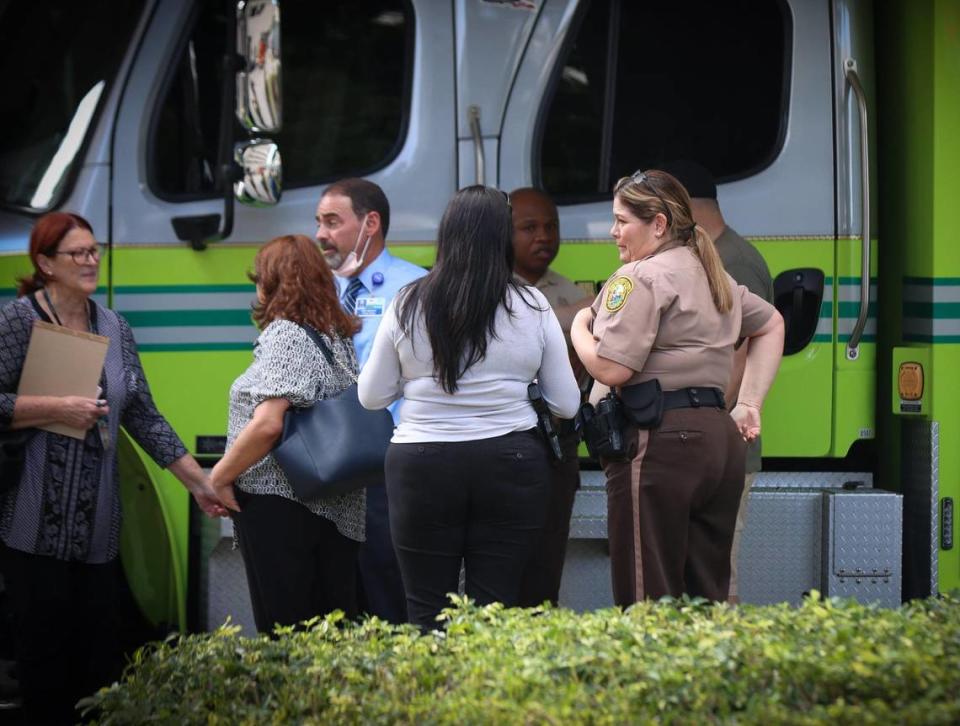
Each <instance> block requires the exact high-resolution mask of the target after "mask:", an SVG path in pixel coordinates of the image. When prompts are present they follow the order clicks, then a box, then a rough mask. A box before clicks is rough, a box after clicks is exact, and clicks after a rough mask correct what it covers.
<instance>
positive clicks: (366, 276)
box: [336, 247, 393, 299]
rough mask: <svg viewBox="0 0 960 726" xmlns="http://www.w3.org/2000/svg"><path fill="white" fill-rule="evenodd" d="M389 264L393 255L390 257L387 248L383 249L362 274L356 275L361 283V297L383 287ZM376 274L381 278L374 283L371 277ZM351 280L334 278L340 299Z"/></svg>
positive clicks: (349, 278) (350, 278) (348, 278)
mask: <svg viewBox="0 0 960 726" xmlns="http://www.w3.org/2000/svg"><path fill="white" fill-rule="evenodd" d="M391 262H393V255H391V254H390V252H388V251H387V248H386V247H384V248H383V249H382V250H381V251H380V254H379V255H377V256H376V257H375V258H374V259H373V262H371V263H370V264H369V265H367V266H366V267H365V268H364V270H363V272H361V273H360V274H359V275H357V277H359V278H360V282H362V283H363V288H364V290H363V292H361V293H360V294H361V295H364V294H367V295H369V294H370V293H373V292H376V289H377V288H378V287H380V286H381V285H383V283H384V282H385V281H386V279H387V272H388V271H389V268H390V263H391ZM378 272H379V273H380V277H381V279H380V282H379V283H374V281H373V277H374V275H376V274H377V273H378ZM352 279H353V278H352V277H347V278H343V277H337V278H336V280H337V293H338V294H339V296H340V298H341V299H342V298H343V295H344V293H345V292H346V291H347V285H349V284H350V281H351V280H352Z"/></svg>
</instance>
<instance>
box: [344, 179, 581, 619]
mask: <svg viewBox="0 0 960 726" xmlns="http://www.w3.org/2000/svg"><path fill="white" fill-rule="evenodd" d="M511 234H512V219H511V213H510V207H509V204H508V202H507V199H506V195H504V194H503V192H500V191H498V190H496V189H491V188H489V187H483V186H472V187H467V188H465V189H462V190H461V191H459V192H458V193H457V194H456V195H455V196H454V198H453V199H452V200H451V201H450V204H449V205H447V209H446V211H445V212H444V215H443V219H442V220H441V222H440V229H439V231H438V234H437V261H436V264H435V265H434V267H433V269H432V270H431V271H430V273H429V274H427V276H426V277H423V278H421V279H419V280H417V281H416V282H414V283H412V284H411V285H410V286H408V287H407V288H405V289H404V290H403V291H402V292H401V294H400V295H399V296H398V297H397V298H396V300H395V302H394V304H392V305H391V306H390V308H389V309H388V310H387V312H386V314H385V315H384V319H383V321H382V322H381V324H380V328H379V330H378V331H377V337H376V340H375V341H374V344H373V351H372V353H371V355H370V358H369V360H368V361H367V365H366V367H365V368H364V369H363V371H362V373H361V374H360V380H359V391H360V400H361V402H362V403H363V405H364V406H366V407H367V408H383V407H385V406H388V405H389V404H390V403H392V402H393V401H394V400H396V399H397V398H399V397H401V396H402V397H403V399H404V402H403V405H402V407H401V409H400V422H399V424H398V425H397V428H396V431H395V432H394V436H393V439H392V443H391V445H390V449H389V451H388V452H387V460H386V485H387V497H388V499H389V501H390V529H391V531H392V532H393V541H394V546H395V547H396V550H397V557H398V559H399V562H400V571H401V573H402V576H403V584H404V588H405V589H406V593H407V612H408V615H409V618H410V621H411V622H412V623H414V624H416V625H419V626H420V627H421V628H423V629H425V630H426V629H429V628H430V627H433V626H434V625H435V622H436V616H437V614H438V613H439V612H440V610H441V609H442V608H443V607H444V606H445V605H446V603H447V593H449V592H455V591H456V590H457V584H458V578H459V574H460V566H461V562H462V563H463V565H464V569H465V572H466V594H467V595H468V596H470V597H472V598H474V599H475V600H476V601H477V602H478V603H481V604H484V603H490V602H502V603H504V604H506V605H514V604H516V601H517V596H518V592H519V586H520V579H521V575H522V570H523V566H524V564H525V563H526V560H527V557H528V555H529V552H530V547H531V546H532V543H533V537H534V535H535V534H536V533H537V531H538V530H539V529H540V528H541V527H542V526H543V518H544V516H545V512H546V507H547V503H548V500H549V491H548V486H549V483H550V475H549V472H550V462H549V458H548V457H549V453H548V449H547V447H546V443H545V442H544V441H543V439H542V438H541V436H540V435H539V433H538V432H537V430H536V414H535V412H534V409H533V407H532V405H531V403H530V401H529V399H528V395H527V387H528V386H529V384H530V383H531V382H533V381H534V380H536V381H538V382H539V385H540V388H541V390H542V392H543V397H544V399H545V400H546V402H547V405H548V406H549V408H550V410H551V411H552V412H553V413H555V414H557V415H558V416H560V417H562V418H572V417H573V415H574V414H575V413H576V409H577V404H578V403H579V398H580V395H579V390H578V388H577V384H576V381H575V379H574V376H573V371H572V370H571V368H570V362H569V359H568V357H567V347H566V342H565V341H564V337H563V332H562V331H561V329H560V324H559V322H557V318H556V316H555V315H554V314H553V311H552V310H551V308H550V305H549V304H548V303H547V301H546V299H545V298H544V297H543V295H542V294H541V293H540V292H539V291H537V290H536V289H535V288H533V287H529V286H525V285H521V284H518V283H517V282H515V281H514V279H513V245H512V241H511Z"/></svg>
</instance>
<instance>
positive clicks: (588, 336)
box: [571, 170, 783, 606]
mask: <svg viewBox="0 0 960 726" xmlns="http://www.w3.org/2000/svg"><path fill="white" fill-rule="evenodd" d="M613 214H614V224H613V228H612V230H611V234H612V236H613V238H614V240H615V241H616V243H617V247H618V249H619V253H620V260H621V262H623V263H625V264H624V265H623V266H622V267H621V268H620V269H619V270H618V271H617V273H616V274H615V275H614V276H613V277H611V278H610V280H608V281H607V283H606V285H605V286H604V289H603V290H602V291H601V293H600V295H599V296H598V297H597V299H596V300H595V301H594V304H593V306H592V308H590V309H589V310H584V311H582V312H580V313H578V314H577V316H576V318H575V320H574V324H573V327H572V329H571V337H572V341H573V344H574V347H575V348H576V351H577V354H578V355H579V356H580V359H581V360H582V361H583V363H584V365H585V366H586V368H587V370H588V371H589V372H590V374H591V375H593V376H594V378H596V379H597V380H598V381H600V382H601V383H605V384H607V385H609V386H612V387H615V389H616V390H618V391H619V393H620V395H621V397H622V398H623V400H624V401H625V402H630V401H636V400H637V399H638V398H643V397H647V398H649V393H650V391H651V390H653V389H654V388H655V386H656V384H654V383H651V382H652V381H654V380H656V381H658V382H659V385H660V387H661V388H662V390H663V394H662V402H663V408H662V415H660V416H659V420H657V419H658V417H657V416H656V415H653V414H651V411H654V410H655V408H656V407H649V406H648V407H647V408H646V409H644V411H643V414H644V415H643V417H642V419H641V420H640V421H639V422H638V423H642V424H643V426H644V428H636V427H628V428H627V429H626V430H625V435H626V436H628V437H629V440H630V441H631V443H633V444H635V446H636V455H635V456H633V458H632V459H630V460H627V461H618V462H615V461H607V462H604V463H605V466H604V470H605V472H606V476H607V499H608V535H609V539H610V557H611V570H612V578H613V594H614V600H615V602H616V603H617V604H618V605H624V606H625V605H628V604H630V603H633V602H636V601H637V600H640V599H643V598H650V599H656V598H659V597H662V596H664V595H672V596H679V595H682V594H684V593H688V594H690V595H693V596H701V597H706V598H708V599H711V600H717V601H721V600H726V598H727V591H728V583H729V577H730V548H731V543H732V540H733V531H734V523H735V520H736V516H737V507H738V505H739V502H740V493H741V490H742V488H743V478H744V454H745V444H744V441H747V440H752V439H753V438H755V437H756V436H757V435H759V433H760V407H761V405H762V403H763V399H764V397H765V396H766V393H767V391H768V390H769V388H770V385H771V384H772V382H773V378H774V376H775V374H776V371H777V367H778V366H779V363H780V356H781V352H782V349H783V320H782V319H781V318H780V315H779V313H777V311H776V309H775V308H774V307H773V306H772V305H770V304H769V303H767V302H766V301H764V300H763V299H761V298H759V297H757V296H756V295H754V294H753V293H751V292H749V291H748V290H747V289H746V288H745V287H742V286H738V285H736V283H735V282H734V281H733V279H732V278H731V277H730V276H729V275H728V274H727V273H726V272H725V271H724V270H723V265H722V263H721V261H720V258H719V256H718V254H717V251H716V249H715V248H714V246H713V242H712V241H711V240H710V238H709V237H708V236H707V235H706V234H705V233H704V231H703V229H702V228H700V227H698V226H696V225H695V224H694V222H693V219H692V216H691V212H690V198H689V196H688V195H687V193H686V190H685V189H684V188H683V187H682V186H681V185H680V183H679V182H677V180H676V179H674V178H673V177H672V176H670V175H669V174H667V173H665V172H661V171H656V170H652V171H648V172H638V173H637V174H634V175H633V176H632V177H624V178H623V179H621V180H620V181H619V182H618V183H617V185H616V187H615V189H614V202H613ZM744 338H750V339H751V340H750V346H749V349H748V353H747V361H746V367H745V370H744V374H743V381H742V383H741V387H740V397H739V399H738V403H737V405H736V407H734V409H733V411H731V412H730V413H728V412H727V411H726V409H725V407H724V401H723V393H722V391H723V389H724V387H725V386H726V385H727V381H728V380H729V379H730V371H731V366H732V362H733V351H734V347H735V346H736V345H737V344H738V343H739V342H741V341H742V340H743V339H744ZM641 394H642V395H641ZM628 416H633V417H634V421H635V422H637V419H638V417H639V412H638V411H637V410H636V409H633V408H631V409H630V410H629V412H628Z"/></svg>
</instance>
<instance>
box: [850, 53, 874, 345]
mask: <svg viewBox="0 0 960 726" xmlns="http://www.w3.org/2000/svg"><path fill="white" fill-rule="evenodd" d="M844 74H845V76H846V79H847V83H849V84H850V88H852V89H853V93H854V95H855V96H856V97H857V108H858V110H859V111H860V193H861V197H862V200H861V224H862V225H863V228H862V231H863V235H862V239H861V243H860V244H861V247H860V265H861V271H860V313H859V315H858V316H857V322H856V324H855V325H854V326H853V332H851V333H850V340H849V341H847V360H856V359H857V358H858V357H859V355H860V339H861V338H862V337H863V331H864V328H866V327H867V315H868V313H869V310H870V146H869V144H868V137H867V96H866V94H865V93H864V92H863V86H862V85H861V83H860V76H859V74H858V73H857V62H856V61H855V60H854V59H853V58H847V60H846V61H845V62H844Z"/></svg>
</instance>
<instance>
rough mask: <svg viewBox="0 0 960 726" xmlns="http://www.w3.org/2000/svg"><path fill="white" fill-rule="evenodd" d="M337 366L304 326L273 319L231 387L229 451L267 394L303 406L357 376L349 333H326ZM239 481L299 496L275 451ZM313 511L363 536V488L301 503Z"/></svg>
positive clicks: (249, 488)
mask: <svg viewBox="0 0 960 726" xmlns="http://www.w3.org/2000/svg"><path fill="white" fill-rule="evenodd" d="M323 337H324V340H325V341H326V342H327V344H328V345H329V346H330V349H331V350H332V351H333V355H334V359H335V360H336V361H337V363H338V365H336V366H330V365H329V364H328V363H327V359H326V358H324V356H323V353H321V352H320V349H319V348H317V345H316V343H314V342H313V340H311V339H310V336H309V335H307V333H306V331H304V329H303V328H301V327H300V326H299V325H297V324H296V323H293V322H290V321H289V320H274V321H273V322H272V323H270V324H269V325H268V326H267V327H266V328H264V330H263V332H262V333H260V337H259V338H257V342H256V346H255V347H254V350H253V363H251V364H250V367H249V368H247V370H246V371H244V372H243V374H241V376H240V377H239V378H237V380H236V381H234V383H233V386H231V388H230V419H229V423H228V429H227V450H229V449H230V447H231V446H233V442H234V441H236V439H237V436H239V435H240V432H241V431H242V430H243V428H244V427H245V426H246V425H247V424H248V423H250V420H251V419H252V418H253V411H254V409H255V408H256V407H257V406H258V405H260V404H261V403H262V402H263V401H265V400H267V399H268V398H285V399H287V400H288V401H289V402H290V405H291V406H294V407H297V408H303V407H306V406H309V405H311V404H313V402H314V401H318V400H320V399H323V398H330V397H332V396H336V395H337V394H338V393H340V392H341V391H343V390H344V389H345V388H347V387H349V386H350V385H351V384H352V383H353V382H354V380H355V378H356V371H357V359H356V355H355V353H354V349H353V342H352V341H351V340H350V339H349V338H341V337H334V338H330V337H328V336H326V335H324V336H323ZM236 486H237V487H238V488H239V489H241V490H243V491H245V492H249V493H251V494H276V495H278V496H281V497H286V498H287V499H293V500H294V501H300V500H299V499H297V498H296V496H294V494H293V490H292V489H291V488H290V484H289V482H288V481H287V478H286V476H285V475H284V473H283V470H282V469H281V468H280V465H279V464H277V460H276V459H275V458H274V457H273V454H272V453H271V454H267V455H266V456H265V457H264V458H262V459H261V460H260V461H258V462H257V463H256V464H254V465H253V466H251V467H250V468H249V469H247V470H246V471H245V472H244V473H243V474H241V475H240V476H239V477H238V478H237V481H236ZM301 503H302V504H304V505H305V506H306V507H307V508H308V509H309V510H310V511H311V512H313V513H314V514H317V515H319V516H321V517H324V518H325V519H329V520H330V521H331V522H333V524H334V525H336V527H337V530H338V531H339V532H340V533H341V534H342V535H344V536H345V537H349V538H350V539H354V540H357V541H360V542H362V541H363V539H364V512H365V508H366V494H365V493H364V490H362V489H361V490H359V491H356V492H351V493H350V494H345V495H343V496H340V497H326V498H323V499H316V500H313V501H310V502H301Z"/></svg>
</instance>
